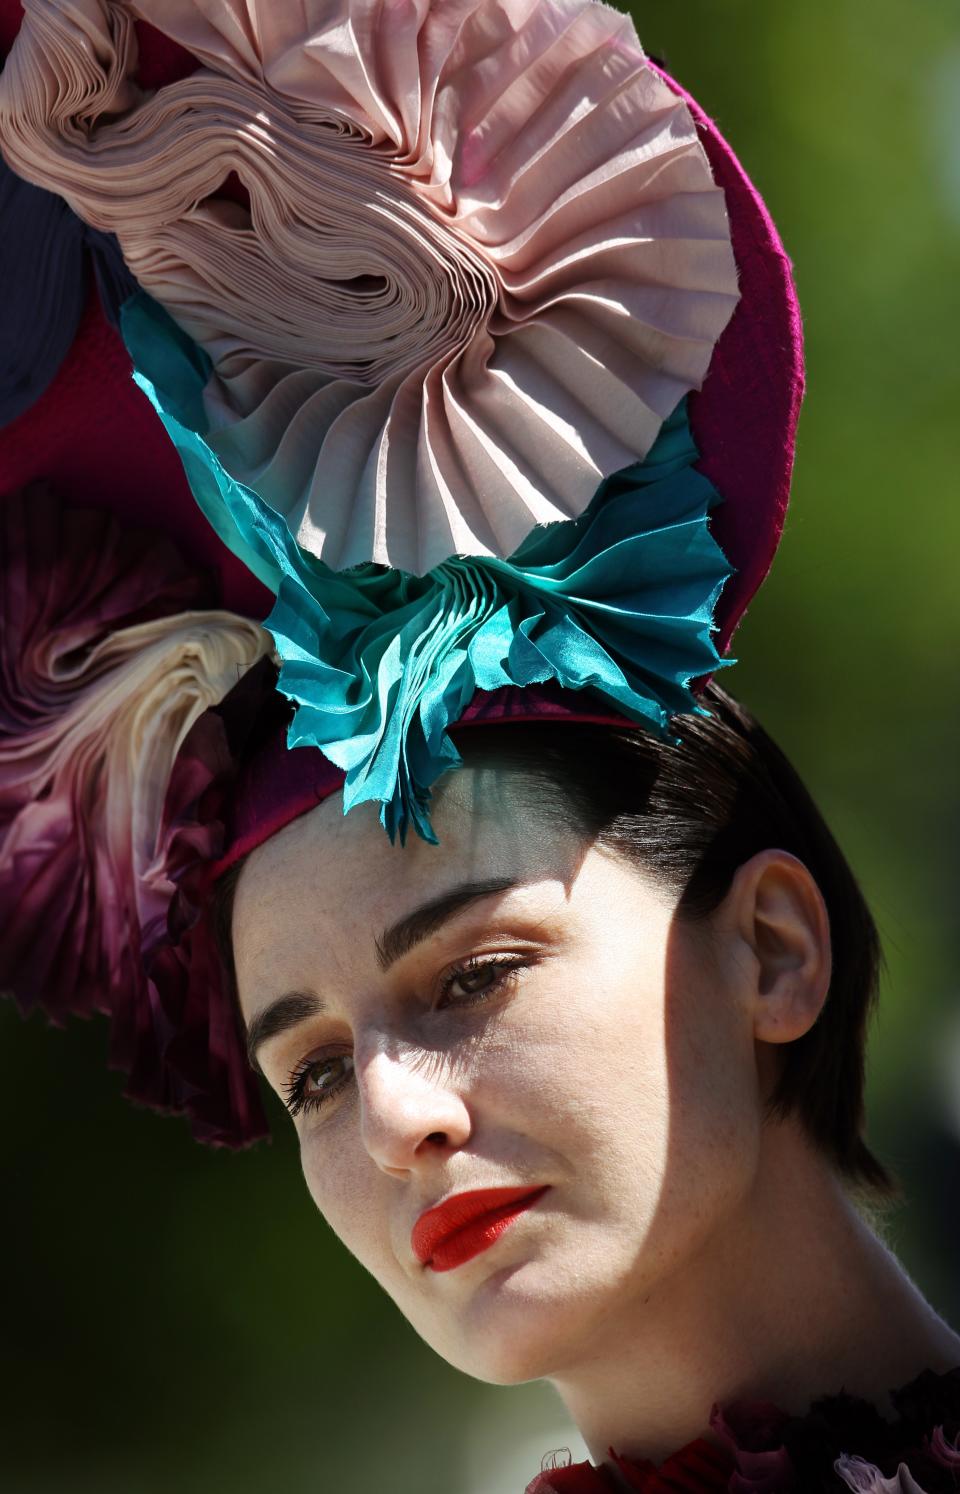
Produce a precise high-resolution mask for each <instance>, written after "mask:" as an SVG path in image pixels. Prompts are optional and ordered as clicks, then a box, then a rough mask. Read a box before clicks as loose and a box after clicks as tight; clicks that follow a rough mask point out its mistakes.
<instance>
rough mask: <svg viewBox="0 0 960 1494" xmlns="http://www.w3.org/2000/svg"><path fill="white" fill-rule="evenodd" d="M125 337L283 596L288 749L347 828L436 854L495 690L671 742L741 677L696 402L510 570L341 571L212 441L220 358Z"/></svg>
mask: <svg viewBox="0 0 960 1494" xmlns="http://www.w3.org/2000/svg"><path fill="white" fill-rule="evenodd" d="M121 324H122V328H123V334H124V337H125V339H126V342H127V347H128V349H129V351H130V354H131V357H132V358H133V362H134V367H135V370H136V371H135V374H134V377H135V378H136V381H137V383H138V384H139V386H140V388H141V389H143V390H144V392H145V393H146V394H147V395H148V397H149V398H150V400H151V401H152V403H153V405H154V407H155V408H156V410H157V413H158V414H159V416H160V418H161V420H162V421H163V423H164V425H165V426H166V428H167V431H168V433H169V434H170V436H171V438H172V440H173V441H174V443H175V445H176V446H177V449H178V451H179V452H180V456H181V458H182V460H183V464H184V468H185V470H186V474H187V478H188V480H189V482H190V486H191V488H192V490H193V493H194V495H195V497H196V499H197V502H198V503H199V504H200V507H201V508H202V510H203V512H204V513H205V514H206V516H207V518H208V519H209V521H210V523H211V524H212V525H213V527H214V529H215V530H216V531H217V534H218V535H219V536H220V537H221V539H222V540H223V542H224V543H225V544H226V545H227V546H229V548H230V549H231V550H233V551H234V553H235V554H237V555H238V556H239V557H240V559H241V560H243V561H244V563H245V564H246V565H248V566H249V568H250V569H251V570H252V571H253V572H254V574H255V575H256V576H258V577H259V579H260V580H261V581H263V582H265V583H266V584H267V585H268V586H269V587H271V588H272V590H273V591H274V592H275V593H276V595H277V601H276V605H275V606H274V608H273V611H272V612H271V614H270V616H269V617H268V618H267V620H266V627H267V628H268V629H269V630H270V632H271V633H272V634H273V637H274V639H275V641H276V645H277V650H278V653H279V655H280V659H281V669H280V679H279V687H280V689H281V690H282V691H283V693H284V694H285V695H287V696H289V697H290V698H291V699H292V700H293V701H295V702H296V704H297V713H296V716H295V718H294V720H293V723H292V725H291V727H290V733H289V738H288V741H289V744H290V746H300V745H305V744H309V745H313V746H317V747H319V748H321V749H322V751H323V752H324V753H325V754H326V756H327V757H328V758H329V759H330V760H331V761H332V762H334V763H336V764H337V765H338V766H339V767H340V768H342V769H343V770H344V771H345V773H346V783H345V785H344V810H345V811H346V810H349V809H350V808H351V807H352V806H353V805H354V804H359V803H362V802H364V801H365V800H371V801H374V802H377V803H379V804H380V806H381V809H380V817H381V820H382V822H383V824H384V826H385V828H386V830H387V831H388V833H389V835H390V837H391V839H394V838H395V837H397V836H399V838H400V840H401V841H403V839H404V837H405V835H406V831H407V827H408V825H409V824H411V823H412V824H413V826H414V828H415V830H416V831H417V833H418V834H419V835H421V836H423V838H424V839H426V840H431V841H432V840H434V839H435V836H434V834H433V831H432V829H431V827H430V821H429V816H428V805H429V800H430V786H431V784H433V783H434V782H435V781H436V779H437V778H438V777H439V775H440V774H441V773H442V772H443V771H444V770H445V769H447V768H450V767H453V766H455V765H456V763H457V762H458V761H459V757H458V754H457V750H456V748H455V747H454V745H453V742H452V741H451V739H450V737H449V735H448V728H449V727H450V726H451V725H453V724H454V723H455V722H456V721H457V720H458V719H459V718H460V716H461V715H462V714H463V712H464V710H465V708H466V706H467V705H468V704H469V702H470V700H471V698H472V696H473V695H474V693H475V691H476V690H478V689H481V690H495V689H497V688H499V687H500V686H503V685H519V686H525V685H533V684H543V683H544V682H546V681H548V680H555V681H557V682H558V683H559V684H560V685H561V686H563V687H564V688H565V689H569V690H583V689H587V688H589V689H591V690H593V691H595V692H596V693H597V694H598V695H600V696H602V697H604V698H605V699H606V700H607V701H608V702H609V703H610V704H611V705H612V706H613V707H614V708H615V709H616V710H617V711H620V712H622V713H623V714H624V715H625V716H628V717H630V718H631V719H632V720H635V721H637V722H640V723H642V724H645V725H647V726H648V727H650V728H651V729H653V730H655V731H657V732H659V733H662V734H665V733H666V732H667V730H668V723H669V719H670V716H671V715H672V714H674V713H675V712H694V713H696V714H698V715H709V712H707V711H706V710H704V709H703V707H701V706H699V705H697V703H696V700H695V698H694V696H693V695H692V693H691V690H690V684H691V681H693V680H696V679H697V678H698V677H700V676H702V675H705V674H710V673H712V672H714V671H715V670H717V669H720V668H723V667H725V666H726V665H729V664H732V663H733V662H735V661H734V660H732V659H721V658H720V656H719V655H718V653H717V651H716V648H715V646H714V643H713V639H712V634H713V632H714V631H715V628H714V621H713V618H714V609H715V607H716V603H717V599H718V597H719V595H720V591H721V588H722V586H723V584H724V582H725V581H726V580H727V579H728V577H729V576H731V575H732V574H733V573H734V567H733V566H731V565H730V563H729V561H728V560H727V559H726V557H725V555H724V554H723V551H722V550H721V549H720V547H719V545H718V544H717V543H716V541H715V540H714V538H713V536H712V535H711V533H710V529H709V526H708V523H707V515H708V512H709V510H710V509H711V508H712V507H713V506H714V505H715V504H717V503H719V502H720V496H719V494H718V493H717V491H716V489H715V488H713V486H712V485H711V484H710V483H709V482H708V480H707V479H706V478H705V477H704V476H703V474H702V473H700V472H698V471H696V470H695V468H694V466H693V463H694V462H695V461H696V459H697V455H698V453H697V449H696V446H695V445H694V442H693V438H692V436H691V433H690V426H689V422H688V419H687V411H686V401H685V400H684V401H681V403H680V404H679V405H678V406H677V408H676V410H675V411H674V412H673V414H672V415H671V416H670V418H669V420H667V421H666V422H665V423H664V426H663V428H662V430H661V432H660V435H659V437H658V439H657V441H656V443H655V445H654V447H653V449H652V450H651V452H650V453H649V455H648V456H647V458H646V460H645V461H644V462H642V463H637V464H635V465H633V466H631V467H626V468H624V469H623V470H622V471H621V472H618V473H616V474H615V475H614V476H613V477H610V478H608V479H607V480H606V481H605V482H604V483H602V484H601V486H600V487H599V489H598V491H597V494H596V496H595V498H594V499H593V501H592V503H591V504H590V507H589V508H588V509H587V511H586V512H585V513H584V514H583V515H581V517H580V518H579V519H575V520H571V521H569V522H566V523H559V524H552V525H549V526H547V527H544V528H539V529H535V530H534V531H533V532H532V533H531V534H530V535H529V536H528V538H527V539H526V540H525V541H524V543H523V544H522V545H521V546H520V548H519V549H518V550H517V551H515V552H514V554H513V555H512V556H511V557H510V559H509V560H506V561H504V560H495V559H489V558H486V557H484V558H476V557H464V556H454V557H453V558H451V559H450V560H448V561H446V562H444V564H443V565H441V566H438V567H437V568H436V569H435V570H433V571H431V572H430V573H429V574H428V575H426V576H412V575H408V574H407V573H405V572H401V571H394V570H389V569H387V568H386V567H383V566H378V565H373V564H369V565H363V566H355V567H354V568H352V569H351V570H348V571H341V572H335V571H332V570H330V569H329V567H327V566H325V565H323V564H322V562H320V561H318V560H316V559H314V558H313V557H312V556H310V555H308V554H307V553H306V552H305V551H304V550H302V549H301V548H300V546H299V545H298V544H297V542H296V540H295V539H294V538H293V536H292V535H291V533H290V531H289V530H288V528H287V525H286V523H285V521H284V520H283V518H282V517H281V516H280V515H279V514H278V513H277V512H276V511H275V510H274V509H272V508H271V507H270V506H269V505H268V504H267V503H266V502H265V501H264V500H263V499H262V498H260V497H259V496H258V495H257V494H256V493H255V492H254V491H253V490H252V489H251V488H249V487H246V486H244V485H243V484H241V483H238V482H236V481H234V479H233V478H231V477H230V476H229V474H228V473H227V472H226V471H225V470H224V468H223V466H222V465H221V463H220V462H219V460H218V458H217V457H216V456H215V455H214V453H213V452H212V451H211V449H210V447H209V446H208V445H207V443H206V441H205V440H204V433H205V431H206V429H207V426H206V418H205V414H204V409H203V401H202V391H203V387H204V384H205V383H206V380H207V378H208V377H209V372H210V365H209V362H208V360H207V359H206V356H205V355H204V354H203V353H202V352H201V351H200V350H199V349H198V348H197V347H196V346H195V345H194V344H193V343H192V342H191V341H190V339H189V338H188V337H186V335H185V334H184V333H183V332H182V331H181V330H180V329H179V328H178V327H177V325H176V323H175V322H174V321H173V320H172V319H171V318H170V317H169V316H168V315H167V313H166V312H165V311H164V310H163V309H162V308H161V307H160V306H158V305H157V303H156V302H154V301H152V300H151V299H150V297H149V296H147V295H146V294H144V293H142V292H141V293H139V294H138V295H136V296H134V297H132V298H131V300H130V301H128V302H127V303H126V305H125V306H124V307H123V311H122V314H121Z"/></svg>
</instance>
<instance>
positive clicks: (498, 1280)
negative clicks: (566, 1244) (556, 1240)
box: [423, 1260, 583, 1385]
mask: <svg viewBox="0 0 960 1494" xmlns="http://www.w3.org/2000/svg"><path fill="white" fill-rule="evenodd" d="M578 1307H579V1308H580V1311H578ZM582 1307H583V1304H582V1303H581V1304H577V1303H575V1302H573V1303H572V1302H571V1301H570V1299H569V1297H568V1296H567V1295H566V1294H565V1292H563V1291H562V1290H561V1291H558V1290H557V1285H556V1280H555V1277H554V1276H553V1273H552V1272H550V1271H549V1270H548V1269H547V1268H546V1265H545V1263H544V1262H543V1261H538V1260H526V1261H523V1262H519V1263H516V1262H515V1263H513V1264H512V1265H509V1266H504V1267H503V1268H501V1269H500V1270H498V1271H495V1272H493V1273H492V1274H491V1275H490V1276H488V1277H487V1278H486V1279H485V1280H484V1281H483V1282H482V1283H481V1284H480V1285H479V1286H478V1287H477V1289H476V1290H475V1291H474V1292H472V1293H471V1294H470V1295H469V1297H468V1298H467V1300H466V1301H465V1302H464V1304H463V1306H462V1307H461V1308H460V1309H459V1310H453V1311H451V1312H450V1314H449V1315H446V1314H445V1315H444V1320H443V1322H442V1323H438V1321H437V1317H436V1316H432V1322H431V1323H430V1325H429V1327H428V1328H427V1329H426V1331H424V1333H423V1337H424V1338H425V1339H426V1341H427V1342H428V1343H429V1344H430V1345H431V1347H432V1348H433V1349H435V1350H436V1351H437V1353H439V1354H441V1355H442V1356H443V1358H444V1359H446V1360H447V1362H448V1363H449V1364H452V1365H453V1367H454V1368H455V1369H458V1370H460V1371H461V1372H462V1373H463V1374H466V1375H470V1376H472V1377H473V1379H475V1380H484V1381H486V1382H487V1383H488V1384H491V1385H520V1384H522V1383H524V1382H525V1381H527V1380H540V1379H543V1378H544V1377H545V1376H547V1375H549V1374H551V1373H552V1372H553V1371H554V1370H555V1369H556V1368H557V1366H558V1364H561V1363H564V1362H565V1361H566V1360H567V1359H568V1357H569V1355H570V1352H571V1349H572V1348H573V1343H572V1340H576V1339H577V1338H578V1337H579V1334H578V1325H577V1319H578V1318H579V1317H580V1315H581V1311H582Z"/></svg>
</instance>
